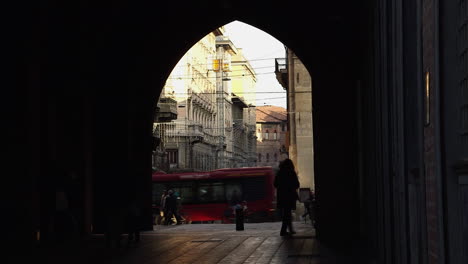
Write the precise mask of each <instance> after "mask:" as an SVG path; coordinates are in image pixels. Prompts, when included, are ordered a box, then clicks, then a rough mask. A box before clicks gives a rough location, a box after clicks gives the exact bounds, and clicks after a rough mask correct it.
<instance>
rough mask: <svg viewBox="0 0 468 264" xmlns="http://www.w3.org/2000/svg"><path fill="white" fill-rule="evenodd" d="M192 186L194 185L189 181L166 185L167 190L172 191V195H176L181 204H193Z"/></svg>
mask: <svg viewBox="0 0 468 264" xmlns="http://www.w3.org/2000/svg"><path fill="white" fill-rule="evenodd" d="M194 185H195V183H194V182H191V181H190V182H172V183H170V184H168V186H167V187H168V188H167V190H170V189H172V190H173V191H174V193H177V194H178V195H179V197H180V199H181V202H182V203H183V204H185V203H193V202H194V195H193V193H194V191H193V186H194Z"/></svg>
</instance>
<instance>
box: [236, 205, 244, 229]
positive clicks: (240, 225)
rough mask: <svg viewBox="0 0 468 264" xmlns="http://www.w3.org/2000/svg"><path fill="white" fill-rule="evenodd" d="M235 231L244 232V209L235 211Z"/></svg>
mask: <svg viewBox="0 0 468 264" xmlns="http://www.w3.org/2000/svg"><path fill="white" fill-rule="evenodd" d="M236 230H237V231H242V230H244V209H243V208H237V209H236Z"/></svg>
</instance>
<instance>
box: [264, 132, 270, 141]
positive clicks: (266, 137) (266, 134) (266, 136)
mask: <svg viewBox="0 0 468 264" xmlns="http://www.w3.org/2000/svg"><path fill="white" fill-rule="evenodd" d="M268 133H269V132H268V129H267V130H266V131H265V136H264V138H265V139H267V140H268Z"/></svg>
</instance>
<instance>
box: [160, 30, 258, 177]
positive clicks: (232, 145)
mask: <svg viewBox="0 0 468 264" xmlns="http://www.w3.org/2000/svg"><path fill="white" fill-rule="evenodd" d="M224 33H225V32H224V28H223V27H221V28H218V29H216V30H215V31H213V32H211V33H209V34H208V35H206V36H205V37H204V38H202V39H201V40H200V41H199V42H197V43H196V44H195V45H193V46H192V47H191V48H190V49H189V50H188V51H187V53H186V54H185V55H184V56H183V57H182V58H181V59H180V61H179V62H178V63H177V65H176V66H175V67H174V69H173V71H172V72H171V74H170V76H169V77H168V79H167V81H166V85H165V86H164V89H163V91H162V94H161V97H160V101H159V102H158V107H159V111H160V112H159V114H158V116H159V118H157V120H156V121H155V123H154V135H155V138H156V142H158V139H160V143H159V145H158V146H157V147H156V149H155V151H154V154H153V167H155V168H153V169H154V170H157V169H158V168H166V169H161V170H164V171H168V172H177V171H206V170H213V169H217V168H230V167H246V166H254V165H255V158H256V152H255V150H256V137H255V118H254V116H255V107H254V106H253V105H252V102H253V101H255V96H254V95H253V96H252V95H250V94H251V93H252V92H255V84H256V75H255V72H254V71H253V69H252V67H251V66H250V64H249V62H248V61H247V60H246V59H245V58H244V56H243V54H242V52H241V50H240V49H237V48H236V47H235V46H234V44H233V43H232V42H231V40H230V39H229V37H228V36H225V35H224ZM232 58H235V61H232V62H231V60H232ZM246 90H248V91H249V95H250V96H249V97H247V98H244V94H245V93H244V91H246ZM237 93H239V94H237ZM252 98H253V99H252ZM169 105H170V106H171V107H169ZM163 108H166V109H168V110H169V109H170V110H171V111H165V112H162V109H163ZM174 109H175V112H176V114H175V115H174V114H173V113H172V112H173V111H174ZM174 119H175V120H174Z"/></svg>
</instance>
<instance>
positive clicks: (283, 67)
mask: <svg viewBox="0 0 468 264" xmlns="http://www.w3.org/2000/svg"><path fill="white" fill-rule="evenodd" d="M275 74H276V79H277V80H278V82H279V83H280V84H281V86H283V88H284V89H288V64H287V61H286V58H276V59H275Z"/></svg>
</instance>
